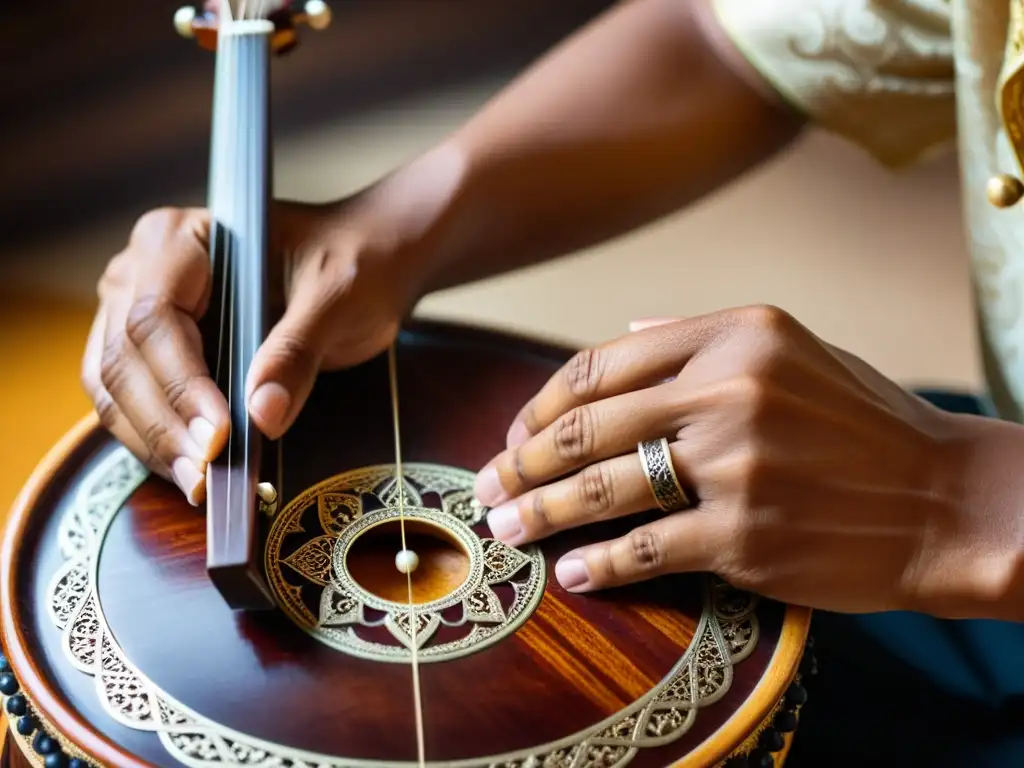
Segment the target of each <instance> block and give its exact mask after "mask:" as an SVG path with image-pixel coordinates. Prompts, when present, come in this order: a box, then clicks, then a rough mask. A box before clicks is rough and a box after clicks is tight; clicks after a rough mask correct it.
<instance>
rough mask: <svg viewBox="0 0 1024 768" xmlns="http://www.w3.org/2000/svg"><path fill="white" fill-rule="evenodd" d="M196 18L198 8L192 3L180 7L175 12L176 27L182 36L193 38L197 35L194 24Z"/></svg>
mask: <svg viewBox="0 0 1024 768" xmlns="http://www.w3.org/2000/svg"><path fill="white" fill-rule="evenodd" d="M195 20H196V9H195V8H193V7H192V6H191V5H185V6H182V7H181V8H179V9H178V10H177V11H176V12H175V14H174V28H175V29H176V30H178V34H179V35H181V36H182V37H187V38H190V39H191V38H193V37H195V36H196V33H195V30H194V29H193V28H192V24H193V23H194V22H195Z"/></svg>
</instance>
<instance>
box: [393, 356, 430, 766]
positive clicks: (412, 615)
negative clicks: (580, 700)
mask: <svg viewBox="0 0 1024 768" xmlns="http://www.w3.org/2000/svg"><path fill="white" fill-rule="evenodd" d="M397 346H398V342H397V341H396V342H395V343H394V344H392V345H391V347H390V348H389V349H388V380H389V384H390V387H391V418H392V422H393V423H394V429H395V477H396V487H397V489H398V523H399V527H400V529H401V532H402V551H403V552H408V551H409V547H408V546H407V545H406V541H405V472H404V470H403V469H402V431H401V428H400V426H399V425H400V420H399V416H398V361H397ZM405 577H406V583H407V584H408V588H409V630H410V639H411V641H412V695H413V708H414V714H415V718H416V753H417V759H418V762H419V765H420V766H425V765H426V749H425V741H426V739H425V737H424V733H423V700H422V698H421V696H420V667H419V645H418V643H417V642H416V629H417V623H418V620H417V618H416V604H415V602H414V601H413V594H412V569H411V568H409V569H407V570H406V573H405Z"/></svg>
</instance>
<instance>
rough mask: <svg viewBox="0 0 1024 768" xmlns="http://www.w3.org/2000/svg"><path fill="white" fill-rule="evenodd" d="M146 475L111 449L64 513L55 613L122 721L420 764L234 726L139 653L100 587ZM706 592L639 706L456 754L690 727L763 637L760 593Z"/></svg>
mask: <svg viewBox="0 0 1024 768" xmlns="http://www.w3.org/2000/svg"><path fill="white" fill-rule="evenodd" d="M145 477H146V470H145V469H144V467H143V466H142V465H141V464H139V463H138V462H137V461H136V460H135V459H134V458H133V457H132V456H131V454H129V453H128V451H127V450H125V449H123V448H119V449H117V450H116V451H114V452H113V453H111V454H110V455H109V456H108V457H107V458H106V459H105V460H104V461H103V462H102V463H101V464H99V465H98V466H97V467H96V469H95V470H93V471H92V473H91V474H90V475H89V477H88V478H86V480H85V481H84V482H83V484H82V487H81V491H80V493H79V496H78V498H77V499H76V500H75V503H74V504H73V505H72V506H71V508H70V510H69V511H68V512H67V513H66V514H65V516H64V518H63V519H62V520H61V524H60V533H59V536H60V542H61V551H62V553H63V555H64V562H63V564H62V565H61V566H60V568H59V569H58V571H57V572H56V573H55V574H54V576H53V578H52V580H51V583H50V590H49V595H50V601H49V606H50V616H51V618H52V620H53V622H54V624H55V625H56V626H57V627H58V628H59V629H60V630H61V631H62V632H63V642H64V650H65V652H66V654H67V657H68V659H69V660H70V661H71V663H72V664H73V665H74V666H75V667H77V668H78V669H79V670H81V671H82V672H83V673H85V674H87V675H90V676H91V677H93V678H94V679H95V682H96V692H97V695H98V696H99V699H100V702H101V703H102V705H103V707H104V709H105V710H106V712H107V713H108V714H109V715H110V716H111V717H112V718H114V719H115V720H116V721H117V722H118V723H121V724H122V725H125V726H127V727H129V728H134V729H137V730H142V731H151V732H153V733H155V734H156V736H157V737H158V738H159V739H160V741H161V743H162V744H163V746H164V747H165V748H166V750H167V751H168V753H169V754H170V755H171V756H172V758H173V759H174V760H176V761H177V762H179V763H180V764H182V765H186V766H193V767H194V768H357V767H358V768H371V767H373V768H385V766H390V767H391V768H395V766H409V767H410V768H411V767H412V766H414V765H415V763H413V762H409V763H385V762H381V761H370V760H353V759H348V758H345V757H338V756H331V755H319V754H313V753H309V752H303V751H300V750H295V749H291V748H289V747H286V746H282V745H279V744H272V743H269V742H266V741H263V740H261V739H259V738H257V737H255V736H250V735H248V734H244V733H239V732H237V731H233V730H231V729H229V728H225V727H224V726H222V725H220V724H219V723H216V722H214V721H213V720H210V719H209V718H206V717H203V716H202V715H201V714H199V713H198V712H195V711H193V710H191V709H189V708H188V707H186V706H185V705H184V704H182V703H180V702H178V701H176V700H175V699H173V698H171V697H170V696H169V695H168V694H167V693H166V692H164V691H162V690H161V689H160V688H159V687H157V686H156V685H155V684H154V683H153V682H152V681H151V680H149V679H148V678H146V677H145V675H143V674H142V672H141V671H140V670H139V669H137V668H136V667H135V666H134V665H133V664H132V662H131V660H130V659H128V658H127V657H126V656H125V654H124V651H122V650H121V648H120V646H118V644H117V641H116V639H115V638H114V636H113V635H112V634H111V631H110V628H109V627H108V626H107V623H106V619H105V618H104V616H103V609H102V601H101V599H100V597H99V596H98V595H97V594H96V577H97V571H98V561H99V555H100V551H101V548H102V542H103V538H104V536H105V535H106V531H107V529H108V527H109V525H110V523H111V521H112V520H113V518H114V515H115V514H116V513H117V511H118V509H120V507H121V506H122V505H123V504H124V502H125V501H126V500H127V498H128V497H129V496H130V495H131V494H132V492H134V490H135V489H136V488H137V487H138V485H139V483H141V482H142V480H143V479H145ZM328 506H329V507H330V510H329V511H328V513H327V515H328V519H337V517H338V515H341V516H342V517H345V516H346V515H348V514H349V513H348V512H345V511H344V510H341V509H340V507H337V506H331V505H328ZM341 506H345V505H344V504H342V505H341ZM348 509H349V510H351V509H352V508H351V507H349V508H348ZM335 513H337V514H335ZM494 551H495V552H501V553H502V557H500V558H493V559H492V560H491V563H492V566H493V569H494V572H495V573H498V574H500V575H502V576H505V575H506V574H507V575H509V576H511V575H512V573H511V571H513V570H514V569H516V561H515V558H508V557H506V556H505V553H504V551H503V550H494ZM510 551H514V550H510ZM313 560H314V561H316V558H313ZM704 600H705V603H704V605H705V609H704V613H703V615H702V617H701V619H700V622H699V624H698V627H697V630H696V633H695V635H694V639H693V642H692V643H691V645H690V647H689V649H688V650H687V651H686V653H685V654H684V655H683V657H682V658H681V659H680V660H679V662H678V663H677V664H676V666H675V667H674V668H673V670H672V671H671V672H670V673H669V674H668V675H667V676H666V677H665V679H664V680H662V682H661V683H660V684H659V685H658V686H657V687H655V688H654V689H653V690H652V691H650V692H649V693H648V694H646V695H645V696H644V697H642V698H641V699H639V700H638V701H636V702H634V703H633V704H632V705H631V706H629V707H627V708H625V709H623V710H622V711H621V712H619V713H617V714H616V715H614V716H613V717H611V718H608V719H607V720H605V721H604V722H601V723H597V724H595V725H594V726H592V727H591V728H588V729H586V730H584V731H581V732H579V733H576V734H573V735H572V736H569V737H567V738H565V739H562V740H560V741H558V742H555V743H551V744H544V745H538V746H537V747H536V748H535V749H531V750H526V751H522V752H518V753H514V754H506V755H496V756H486V757H484V756H481V757H479V758H473V759H470V760H464V761H459V762H458V763H450V764H448V765H450V766H452V768H497V766H515V767H516V768H542V767H543V768H584V767H585V768H611V767H613V766H615V767H618V766H624V765H626V764H627V763H628V762H629V761H630V760H631V759H632V757H633V756H634V755H636V753H637V751H638V750H640V749H644V748H647V747H656V746H661V745H665V744H669V743H671V742H673V741H675V740H676V739H678V738H680V737H681V736H682V735H683V734H685V733H686V732H687V731H688V730H689V729H690V728H691V727H692V725H693V723H694V722H695V721H696V718H697V715H698V712H699V710H700V709H701V708H703V707H706V706H708V705H710V704H712V703H714V702H716V701H718V700H719V699H721V698H722V697H723V696H724V695H725V694H726V693H727V692H728V690H729V687H730V685H731V684H732V679H733V666H734V665H735V664H738V663H739V662H741V661H742V660H744V659H745V658H747V657H748V656H749V655H750V654H751V652H752V651H753V650H754V648H755V647H756V646H757V640H758V623H757V617H756V615H755V614H754V609H755V607H756V598H755V597H753V596H751V595H748V594H746V593H742V592H738V591H736V590H734V589H732V588H731V587H729V586H728V585H726V584H724V583H723V582H720V581H718V580H711V579H709V580H708V581H707V582H706V585H705V595H704ZM470 603H471V604H472V605H473V606H474V610H479V611H480V612H481V613H482V614H486V613H487V612H488V611H489V610H491V609H493V606H489V605H488V602H487V601H486V600H482V601H476V600H475V599H472V596H471V600H470ZM334 609H335V610H336V611H337V612H340V613H345V612H346V611H347V610H348V609H347V608H346V604H345V603H344V601H338V602H335V603H334ZM454 663H456V664H457V663H458V662H454Z"/></svg>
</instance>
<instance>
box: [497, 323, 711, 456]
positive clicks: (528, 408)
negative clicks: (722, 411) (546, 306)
mask: <svg viewBox="0 0 1024 768" xmlns="http://www.w3.org/2000/svg"><path fill="white" fill-rule="evenodd" d="M720 326H721V320H720V318H719V317H718V316H717V315H706V316H702V317H695V318H689V319H681V320H675V321H671V322H667V323H664V324H661V325H657V326H653V327H649V328H645V329H643V330H638V331H634V332H632V333H629V334H627V335H625V336H620V337H619V338H617V339H615V340H613V341H610V342H608V343H606V344H603V345H601V346H599V347H593V348H590V349H585V350H582V351H580V352H577V353H576V354H575V355H574V356H573V357H572V359H571V360H570V361H569V362H568V363H566V364H565V365H564V366H562V368H561V369H560V370H559V371H558V373H556V374H555V375H554V376H552V377H551V378H550V379H549V380H548V382H547V383H546V384H545V385H544V386H543V387H542V388H541V390H540V392H538V393H537V395H535V396H534V397H533V399H531V400H530V401H529V402H528V403H527V404H526V405H525V406H524V407H523V409H522V410H521V411H520V412H519V415H518V416H516V418H515V420H514V421H513V422H512V426H511V427H510V428H509V431H508V438H507V442H508V447H509V448H513V447H518V446H520V445H522V444H523V443H525V442H526V441H527V440H529V439H530V438H531V437H533V436H534V435H537V434H538V433H539V432H541V431H542V430H544V429H546V428H547V427H549V426H550V425H551V424H553V423H554V422H555V421H556V420H557V419H558V418H559V417H560V416H563V415H564V414H566V413H568V412H569V411H571V410H572V409H573V408H577V407H579V406H581V405H587V404H588V403H592V402H596V401H598V400H605V399H607V398H610V397H616V396H617V395H622V394H625V393H627V392H632V391H634V390H636V389H641V388H647V387H651V386H654V385H655V384H658V383H660V382H661V381H663V380H664V379H666V378H669V377H671V376H674V375H676V374H678V373H679V371H680V369H681V368H682V367H683V366H684V365H685V364H686V361H687V360H689V359H690V358H691V357H692V356H693V355H694V354H696V352H697V351H698V350H699V349H700V348H701V347H702V346H704V345H705V344H707V343H708V341H709V340H710V339H711V338H713V337H714V336H716V335H717V334H718V332H719V328H720Z"/></svg>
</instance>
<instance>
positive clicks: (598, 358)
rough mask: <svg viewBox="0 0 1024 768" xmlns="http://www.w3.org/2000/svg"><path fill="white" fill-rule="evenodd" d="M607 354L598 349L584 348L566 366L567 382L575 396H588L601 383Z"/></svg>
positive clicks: (595, 390)
mask: <svg viewBox="0 0 1024 768" xmlns="http://www.w3.org/2000/svg"><path fill="white" fill-rule="evenodd" d="M604 361H605V355H604V354H603V353H602V352H600V351H599V350H597V349H584V350H581V351H579V352H577V353H576V354H575V355H573V356H572V359H571V360H570V361H569V363H568V364H567V365H566V366H565V369H564V370H565V384H566V387H567V388H568V390H569V392H571V393H572V394H573V395H574V396H575V397H580V398H586V397H590V396H592V395H593V394H594V393H595V392H597V390H598V388H599V387H600V385H601V376H602V374H603V369H604Z"/></svg>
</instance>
